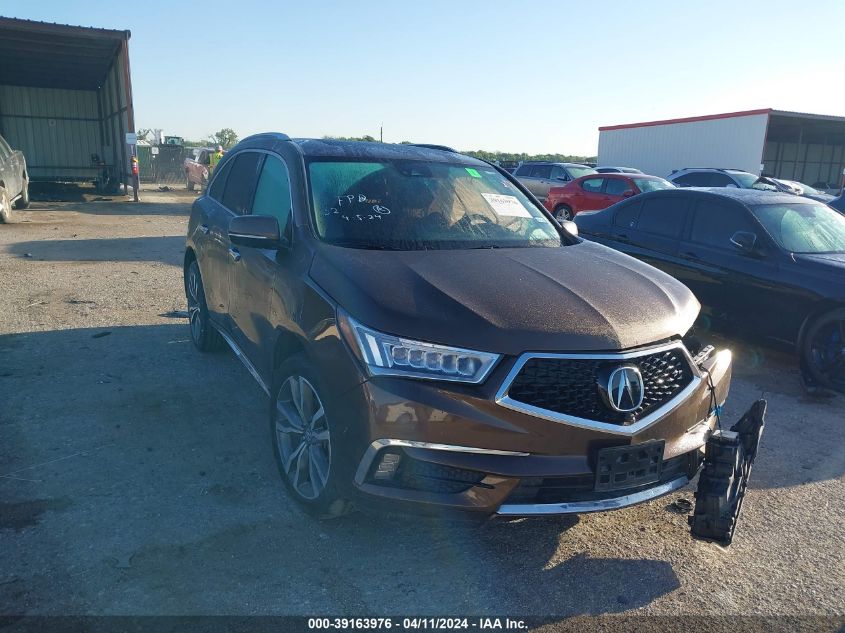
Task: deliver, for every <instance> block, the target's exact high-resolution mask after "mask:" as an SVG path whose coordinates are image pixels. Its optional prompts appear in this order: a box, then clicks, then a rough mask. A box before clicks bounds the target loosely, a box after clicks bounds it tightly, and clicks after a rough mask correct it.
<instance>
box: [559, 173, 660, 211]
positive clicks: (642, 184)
mask: <svg viewBox="0 0 845 633" xmlns="http://www.w3.org/2000/svg"><path fill="white" fill-rule="evenodd" d="M674 187H675V185H673V184H672V183H671V182H669V181H668V180H664V179H663V178H658V177H657V176H646V175H645V174H591V175H589V176H581V177H580V178H576V179H575V180H573V181H572V182H570V183H569V184H567V185H566V186H564V187H552V188H551V189H550V190H549V195H548V197H547V198H546V201H545V202H544V203H543V204H544V205H545V206H546V208H547V209H548V210H549V211H551V212H552V214H553V215H554V216H555V218H557V219H558V220H559V221H560V220H571V219H572V218H573V217H575V215H576V214H577V213H580V212H581V211H599V210H601V209H606V208H607V207H609V206H610V205H612V204H615V203H617V202H619V201H620V200H624V199H625V198H630V197H631V196H635V195H637V194H638V193H644V192H646V191H656V190H658V189H674Z"/></svg>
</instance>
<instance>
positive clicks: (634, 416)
mask: <svg viewBox="0 0 845 633" xmlns="http://www.w3.org/2000/svg"><path fill="white" fill-rule="evenodd" d="M622 365H635V366H636V367H638V368H639V370H640V373H641V374H642V377H643V386H644V398H643V403H642V405H641V406H640V408H639V409H637V410H636V411H632V412H631V413H619V412H617V411H614V410H613V409H611V408H610V407H608V406H607V405H606V404H605V403H604V401H603V400H602V398H601V396H600V394H599V388H598V373H599V372H600V371H601V370H602V369H604V368H607V367H619V366H622ZM692 378H693V374H692V369H691V368H690V365H689V361H688V360H687V357H686V355H685V354H684V353H683V351H682V350H680V349H670V350H666V351H662V352H656V353H654V354H647V355H645V356H640V357H638V358H630V359H627V360H624V361H623V360H612V359H606V358H598V359H592V358H586V359H582V358H532V359H530V360H529V361H528V362H526V363H525V365H524V366H523V367H522V370H521V371H520V372H519V374H518V375H517V376H516V378H515V379H514V381H513V382H512V383H511V386H510V389H509V390H508V396H509V397H510V399H511V400H516V401H517V402H521V403H524V404H528V405H531V406H534V407H538V408H540V409H546V410H548V411H554V412H555V413H561V414H564V415H570V416H574V417H578V418H585V419H587V420H595V421H597V422H607V423H610V424H623V425H624V424H632V423H634V422H636V421H637V420H638V419H640V418H642V417H643V416H645V415H647V414H648V413H649V412H651V411H653V410H654V409H656V408H658V407H659V406H661V405H663V404H665V403H666V402H668V401H669V400H671V399H672V398H673V397H675V396H676V395H677V394H678V393H679V392H680V391H681V390H682V389H684V388H685V387H686V386H687V385H689V384H690V382H692Z"/></svg>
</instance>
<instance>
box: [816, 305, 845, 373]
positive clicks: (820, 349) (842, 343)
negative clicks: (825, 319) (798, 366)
mask: <svg viewBox="0 0 845 633" xmlns="http://www.w3.org/2000/svg"><path fill="white" fill-rule="evenodd" d="M810 360H811V362H812V363H813V365H814V369H815V371H816V373H817V374H819V375H821V376H823V377H824V378H826V379H827V382H828V383H829V384H830V385H831V386H834V387H843V386H845V320H843V319H837V320H834V321H830V322H829V323H827V324H825V325H824V326H823V327H821V328H820V329H819V330H818V331H817V332H816V333H815V336H814V337H813V340H812V342H811V344H810Z"/></svg>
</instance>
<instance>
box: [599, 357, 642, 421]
mask: <svg viewBox="0 0 845 633" xmlns="http://www.w3.org/2000/svg"><path fill="white" fill-rule="evenodd" d="M602 373H603V374H604V376H601V375H600V376H599V378H598V383H599V391H600V392H601V395H602V398H603V400H604V401H605V403H606V404H607V405H608V406H609V407H610V408H611V409H613V410H614V411H619V412H620V413H630V412H631V411H636V410H637V409H639V408H640V406H641V405H642V403H643V398H644V397H645V389H644V388H643V377H642V374H640V370H639V369H637V368H636V367H634V366H633V365H624V366H623V367H617V368H616V369H614V370H613V371H612V372H610V374H609V375H608V374H607V373H606V372H602ZM605 376H607V378H606V379H605ZM605 380H606V381H605Z"/></svg>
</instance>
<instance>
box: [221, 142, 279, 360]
mask: <svg viewBox="0 0 845 633" xmlns="http://www.w3.org/2000/svg"><path fill="white" fill-rule="evenodd" d="M259 174H260V175H259V177H258V185H257V186H256V188H255V196H254V199H253V201H252V205H251V207H250V209H249V212H250V213H252V214H253V215H269V216H273V217H275V218H276V219H277V220H278V221H279V231H280V233H281V235H282V236H286V235H289V233H290V232H289V230H288V229H289V226H288V224H289V222H290V221H291V220H290V218H291V205H292V203H291V191H290V178H289V176H288V170H287V167H286V166H285V163H284V162H283V161H282V160H281V159H280V158H279V157H278V156H276V155H274V154H263V157H262V163H261V165H260V172H259ZM234 250H235V251H236V252H237V256H238V260H237V261H234V262H233V263H232V265H231V266H230V268H229V271H230V276H229V288H230V295H231V306H230V312H231V315H232V320H233V322H234V334H235V338H236V341H237V343H238V346H240V348H241V349H242V350H243V351H244V352H245V353H246V355H247V357H249V358H250V360H252V362H253V364H254V365H255V368H256V369H257V370H258V371H259V373H261V374H263V375H269V369H272V368H268V367H263V366H261V362H260V360H259V359H262V358H271V357H272V354H259V348H260V347H261V346H262V345H267V344H268V343H267V342H268V341H270V340H272V334H273V324H272V322H271V319H270V296H271V293H272V292H273V288H274V283H275V279H276V275H277V271H278V269H279V266H280V262H281V261H283V260H284V258H285V256H286V255H287V250H286V249H281V250H279V251H277V250H275V249H265V248H251V247H248V246H237V247H234Z"/></svg>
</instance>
